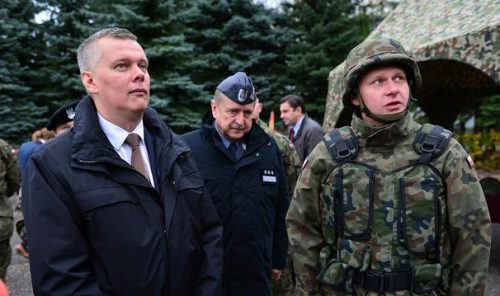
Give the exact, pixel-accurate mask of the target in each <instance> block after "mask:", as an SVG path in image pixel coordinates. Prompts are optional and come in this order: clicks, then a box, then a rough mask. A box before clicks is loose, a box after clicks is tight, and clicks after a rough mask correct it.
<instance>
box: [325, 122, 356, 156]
mask: <svg viewBox="0 0 500 296" xmlns="http://www.w3.org/2000/svg"><path fill="white" fill-rule="evenodd" d="M323 141H324V142H325V144H326V147H327V148H328V151H329V152H330V155H331V156H332V159H333V160H334V161H336V162H342V161H348V160H352V159H354V158H355V157H356V155H357V154H358V150H359V145H358V139H356V136H354V133H353V132H352V130H351V128H350V127H349V126H343V127H341V128H336V129H333V130H332V131H330V132H329V133H327V134H326V135H325V137H324V138H323Z"/></svg>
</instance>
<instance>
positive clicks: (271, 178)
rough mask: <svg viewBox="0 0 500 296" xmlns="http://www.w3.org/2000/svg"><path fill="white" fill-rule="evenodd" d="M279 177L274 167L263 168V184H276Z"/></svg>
mask: <svg viewBox="0 0 500 296" xmlns="http://www.w3.org/2000/svg"><path fill="white" fill-rule="evenodd" d="M277 182H278V178H277V177H276V172H275V171H274V169H264V170H262V183H263V184H276V183H277Z"/></svg>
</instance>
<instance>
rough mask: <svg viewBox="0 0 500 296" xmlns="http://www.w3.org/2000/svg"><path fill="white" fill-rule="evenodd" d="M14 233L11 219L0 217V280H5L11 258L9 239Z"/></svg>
mask: <svg viewBox="0 0 500 296" xmlns="http://www.w3.org/2000/svg"><path fill="white" fill-rule="evenodd" d="M13 231H14V221H13V219H12V217H0V279H3V280H5V276H6V274H7V267H9V264H10V260H11V258H12V250H11V248H10V237H11V236H12V233H13Z"/></svg>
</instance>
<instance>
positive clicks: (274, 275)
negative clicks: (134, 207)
mask: <svg viewBox="0 0 500 296" xmlns="http://www.w3.org/2000/svg"><path fill="white" fill-rule="evenodd" d="M254 106H255V90H254V87H253V84H252V81H251V80H250V78H249V77H248V76H247V75H246V74H245V73H243V72H238V73H236V74H234V75H233V76H230V77H228V78H226V79H225V80H224V81H222V82H221V83H220V84H219V86H218V87H217V90H216V91H215V95H214V98H213V100H212V102H211V108H212V110H211V111H212V112H211V113H210V114H207V116H206V118H205V119H204V120H203V124H202V127H201V129H198V130H196V131H193V132H190V133H188V134H185V135H184V139H185V140H186V141H187V143H188V144H189V146H190V147H191V149H192V150H193V154H194V156H195V158H196V162H197V164H198V167H199V169H200V172H201V174H202V176H203V179H204V181H205V184H206V186H207V188H208V191H209V192H210V195H211V196H212V199H213V201H214V204H215V206H216V208H217V212H218V213H219V217H220V218H221V220H222V222H223V225H224V276H223V285H222V290H223V293H222V295H225V296H227V295H238V296H241V295H243V296H244V295H249V296H254V295H259V296H266V295H271V281H272V280H274V281H278V280H279V279H280V276H281V270H282V269H283V268H284V267H285V263H286V257H287V247H288V243H287V235H286V230H285V229H286V228H285V221H284V219H285V215H286V212H287V209H288V205H289V196H288V189H287V177H286V175H285V174H284V172H283V167H282V161H281V157H280V154H279V150H278V147H277V145H276V143H275V142H274V140H272V139H271V138H270V137H269V136H268V135H267V134H266V133H265V132H264V130H263V129H262V128H260V127H259V125H258V124H257V123H256V122H254V121H253V120H252V113H253V110H254Z"/></svg>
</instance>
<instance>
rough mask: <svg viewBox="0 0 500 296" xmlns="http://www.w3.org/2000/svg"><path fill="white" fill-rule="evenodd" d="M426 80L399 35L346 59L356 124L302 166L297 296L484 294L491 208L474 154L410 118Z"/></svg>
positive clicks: (295, 231) (347, 92)
mask: <svg viewBox="0 0 500 296" xmlns="http://www.w3.org/2000/svg"><path fill="white" fill-rule="evenodd" d="M420 83H421V77H420V72H419V69H418V66H417V64H416V62H415V61H414V60H413V59H412V58H411V57H409V56H408V55H407V54H406V52H405V50H404V48H403V47H402V45H401V44H400V43H399V42H397V41H395V40H393V39H383V38H380V39H376V40H371V41H366V42H364V43H361V44H360V45H358V46H357V47H355V48H354V49H353V50H351V52H350V54H349V56H348V57H347V60H346V64H345V69H344V76H343V83H342V99H343V102H344V104H345V105H346V106H348V105H351V106H353V108H354V115H353V117H352V122H351V126H350V127H342V128H340V129H334V130H332V131H331V132H329V133H328V134H327V135H326V136H325V137H324V139H323V141H322V142H320V143H319V144H318V146H317V147H316V148H315V149H314V150H313V151H312V153H311V154H310V156H309V157H308V159H307V161H306V163H305V164H304V166H303V169H302V173H301V176H300V177H299V180H298V183H297V186H296V189H295V192H294V194H293V199H292V202H291V205H290V208H289V211H288V214H287V218H286V220H287V226H288V235H289V240H290V245H291V248H292V254H293V260H294V264H295V273H296V277H297V287H296V294H297V295H332V294H335V295H410V294H412V295H446V294H450V295H483V294H484V290H485V283H486V277H487V271H488V262H489V254H490V247H491V223H490V217H489V213H488V208H487V205H486V201H485V198H484V194H483V191H482V189H481V187H480V184H479V180H478V177H477V175H476V172H475V171H474V168H473V162H472V160H471V159H470V156H468V154H467V153H466V151H465V150H464V149H463V148H462V146H461V145H460V144H459V143H458V142H457V141H456V140H455V139H453V138H452V137H451V132H449V131H447V130H444V129H442V128H441V127H439V126H434V125H430V124H424V125H420V124H418V123H416V122H415V121H414V120H413V118H412V117H411V114H410V113H409V112H408V110H409V103H410V99H411V95H410V93H411V92H414V91H415V89H416V88H417V87H419V85H420Z"/></svg>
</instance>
